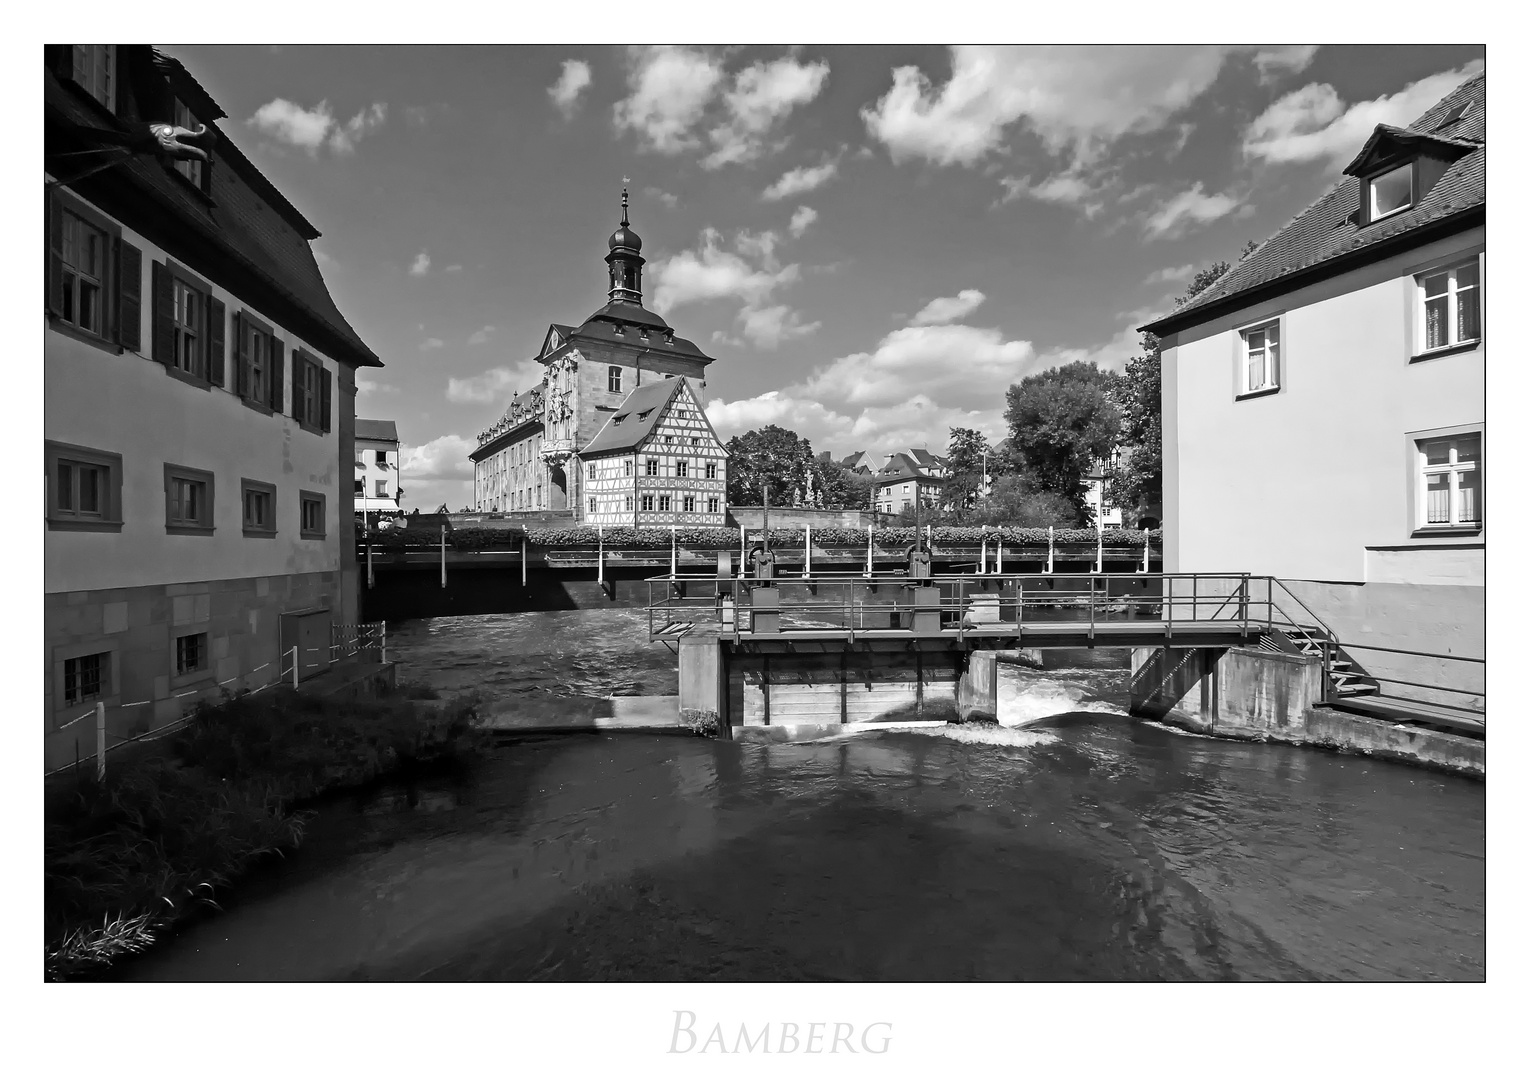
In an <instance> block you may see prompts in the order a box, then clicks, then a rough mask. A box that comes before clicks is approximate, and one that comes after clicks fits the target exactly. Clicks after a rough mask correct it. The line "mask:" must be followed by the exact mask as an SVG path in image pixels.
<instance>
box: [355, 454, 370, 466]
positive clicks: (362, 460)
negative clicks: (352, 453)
mask: <svg viewBox="0 0 1530 1080" xmlns="http://www.w3.org/2000/svg"><path fill="white" fill-rule="evenodd" d="M366 467H367V462H366V458H364V457H362V456H361V451H360V450H357V451H356V468H358V469H365V468H366Z"/></svg>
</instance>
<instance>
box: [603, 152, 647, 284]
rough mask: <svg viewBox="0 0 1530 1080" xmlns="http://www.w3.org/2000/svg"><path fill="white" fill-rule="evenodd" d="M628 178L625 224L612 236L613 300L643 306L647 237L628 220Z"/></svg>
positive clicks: (609, 256) (608, 262) (608, 257)
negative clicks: (633, 228)
mask: <svg viewBox="0 0 1530 1080" xmlns="http://www.w3.org/2000/svg"><path fill="white" fill-rule="evenodd" d="M626 184H627V178H626V177H622V223H621V224H620V225H619V226H617V229H616V231H615V232H614V233H612V234H611V241H610V244H609V245H608V246H609V247H610V249H611V250H610V252H609V254H607V255H606V266H607V267H608V268H609V270H610V279H611V292H610V298H611V299H612V300H613V301H617V300H620V301H623V302H625V303H629V304H637V305H638V306H639V307H641V306H642V304H643V262H644V259H643V255H642V251H643V238H642V237H640V236H639V235H638V234H637V233H635V232H633V231H632V229H631V228H630V227H629V224H628V221H627V186H626Z"/></svg>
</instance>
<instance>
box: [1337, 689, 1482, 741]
mask: <svg viewBox="0 0 1530 1080" xmlns="http://www.w3.org/2000/svg"><path fill="white" fill-rule="evenodd" d="M1330 704H1331V705H1332V706H1333V707H1334V708H1336V709H1343V710H1344V711H1345V712H1352V713H1359V714H1360V715H1361V716H1369V717H1373V718H1375V719H1377V720H1387V721H1390V722H1392V723H1394V724H1420V723H1421V724H1431V725H1434V726H1437V727H1444V728H1449V729H1451V730H1452V731H1459V732H1461V733H1463V734H1470V735H1486V734H1487V716H1486V714H1484V713H1479V712H1473V711H1471V710H1470V709H1458V708H1454V707H1452V706H1450V705H1438V704H1435V703H1434V702H1432V701H1413V700H1411V699H1409V698H1400V697H1391V696H1389V695H1385V694H1363V695H1357V696H1355V697H1346V698H1341V699H1339V700H1338V701H1335V702H1330Z"/></svg>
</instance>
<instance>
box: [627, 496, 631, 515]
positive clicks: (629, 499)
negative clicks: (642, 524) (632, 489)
mask: <svg viewBox="0 0 1530 1080" xmlns="http://www.w3.org/2000/svg"><path fill="white" fill-rule="evenodd" d="M626 509H627V510H629V511H630V510H631V509H632V496H631V495H628V496H627V505H626Z"/></svg>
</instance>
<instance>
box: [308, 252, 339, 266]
mask: <svg viewBox="0 0 1530 1080" xmlns="http://www.w3.org/2000/svg"><path fill="white" fill-rule="evenodd" d="M312 251H313V261H314V262H316V263H318V264H319V265H320V266H328V267H333V266H339V265H340V260H338V259H336V258H335V257H334V256H333V255H331V254H330V253H329V252H327V251H321V250H319V249H318V248H313V249H312Z"/></svg>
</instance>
